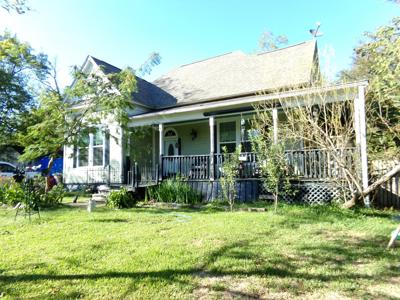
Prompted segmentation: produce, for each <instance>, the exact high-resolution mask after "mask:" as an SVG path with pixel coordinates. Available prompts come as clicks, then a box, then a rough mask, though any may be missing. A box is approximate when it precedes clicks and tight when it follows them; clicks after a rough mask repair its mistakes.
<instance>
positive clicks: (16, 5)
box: [0, 0, 31, 15]
mask: <svg viewBox="0 0 400 300" xmlns="http://www.w3.org/2000/svg"><path fill="white" fill-rule="evenodd" d="M27 2H28V1H27V0H0V7H1V8H3V9H5V10H6V11H7V12H9V13H11V12H12V11H15V12H16V13H17V14H20V15H22V14H24V13H26V12H27V11H30V10H31V8H30V7H29V6H28V3H27Z"/></svg>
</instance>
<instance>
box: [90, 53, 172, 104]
mask: <svg viewBox="0 0 400 300" xmlns="http://www.w3.org/2000/svg"><path fill="white" fill-rule="evenodd" d="M89 57H90V58H91V59H92V61H93V62H94V63H95V64H96V65H97V66H98V67H99V68H100V69H101V70H102V72H103V73H104V74H106V75H107V74H111V73H118V72H120V71H121V69H120V68H118V67H116V66H113V65H111V64H109V63H107V62H105V61H103V60H100V59H98V58H95V57H93V56H89ZM135 78H136V87H137V91H136V92H134V93H133V94H132V100H133V101H134V102H136V103H138V104H141V105H143V106H146V107H149V108H153V109H155V108H159V107H164V106H172V105H174V104H175V103H176V99H175V98H174V97H172V96H171V95H170V94H168V93H167V92H165V91H164V90H162V89H161V88H159V87H157V86H155V85H153V84H151V83H150V82H148V81H146V80H144V79H142V78H140V77H138V76H135Z"/></svg>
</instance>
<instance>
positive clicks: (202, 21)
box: [0, 0, 400, 85]
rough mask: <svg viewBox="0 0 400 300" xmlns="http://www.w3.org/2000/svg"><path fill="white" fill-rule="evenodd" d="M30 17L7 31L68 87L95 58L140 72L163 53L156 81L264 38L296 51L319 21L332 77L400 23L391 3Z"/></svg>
mask: <svg viewBox="0 0 400 300" xmlns="http://www.w3.org/2000/svg"><path fill="white" fill-rule="evenodd" d="M29 3H30V6H31V7H32V8H33V11H31V12H29V13H27V14H25V15H16V14H8V13H7V12H5V11H4V10H0V29H5V28H7V29H8V30H10V31H11V32H13V33H16V34H17V35H18V37H19V38H20V39H21V40H23V41H27V42H29V43H30V44H31V45H32V46H33V47H34V48H35V49H37V50H40V51H43V52H45V53H47V54H49V55H50V57H52V58H55V57H56V58H57V64H58V69H59V76H60V81H61V83H62V84H63V85H66V84H68V83H69V81H70V78H69V71H70V66H72V65H80V64H81V63H82V62H83V60H84V59H85V57H86V55H88V54H90V55H93V56H95V57H97V58H100V59H103V60H105V61H107V62H109V63H111V64H114V65H116V66H118V67H124V66H128V65H129V66H132V67H134V68H137V67H138V66H140V64H141V63H142V62H143V61H145V60H146V58H147V57H148V55H149V54H150V53H151V52H153V51H157V52H159V53H160V54H161V57H162V63H161V65H160V66H158V67H156V68H155V69H154V71H153V73H152V74H151V75H150V76H147V77H145V78H146V79H148V80H152V79H154V78H156V77H158V76H160V75H161V74H163V73H165V72H167V71H169V70H171V69H173V68H175V67H178V66H180V65H182V64H186V63H190V62H193V61H197V60H201V59H205V58H208V57H212V56H215V55H219V54H222V53H226V52H230V51H234V50H242V51H244V52H247V53H252V52H254V51H255V50H256V49H257V46H258V40H259V38H260V36H261V34H262V32H263V31H272V32H273V33H274V34H276V35H279V34H284V35H286V36H287V38H288V40H289V44H295V43H299V42H302V41H304V40H309V39H311V35H310V34H309V32H308V30H309V29H310V28H312V27H314V26H315V22H316V21H320V22H321V23H322V27H321V31H322V32H324V35H323V36H322V37H320V38H318V46H319V50H320V56H321V60H322V61H323V64H324V67H323V68H324V69H325V71H326V72H327V73H328V75H329V76H333V74H334V73H336V72H337V71H339V70H341V69H343V68H346V67H347V66H349V64H350V62H351V59H350V57H351V55H352V50H353V48H354V47H355V46H356V45H357V44H358V42H359V41H360V40H361V39H362V34H363V32H365V31H373V30H375V29H376V28H377V27H379V26H381V25H384V24H387V23H389V22H390V20H391V19H392V18H393V17H395V16H399V15H400V5H396V4H393V3H390V2H387V1H385V0H347V1H346V0H335V1H333V0H331V1H328V0H315V1H314V0H303V1H299V0H297V1H296V0H286V1H272V0H271V1H267V0H264V1H251V0H247V1H236V0H231V1H222V0H214V1H212V0H207V1H191V0H185V1H184V0H181V1H179V0H168V1H161V0H160V1H154V0H153V1H151V0H143V1H142V0H140V1H139V0H136V1H135V0H132V1H129V0H118V1H117V0H114V1H112V0H108V1H105V0H68V1H67V0H58V1H54V0H53V1H51V0H40V1H39V0H36V1H35V0H30V2H29Z"/></svg>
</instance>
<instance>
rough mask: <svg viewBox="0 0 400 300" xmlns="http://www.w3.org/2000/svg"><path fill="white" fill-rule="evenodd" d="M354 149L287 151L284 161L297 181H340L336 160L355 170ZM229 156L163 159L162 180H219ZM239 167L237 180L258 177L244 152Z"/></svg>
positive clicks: (250, 156)
mask: <svg viewBox="0 0 400 300" xmlns="http://www.w3.org/2000/svg"><path fill="white" fill-rule="evenodd" d="M355 153H356V148H345V149H337V150H335V151H329V150H322V149H303V150H287V151H285V157H286V159H287V161H288V164H289V167H290V173H291V174H293V176H294V177H296V178H299V179H325V178H332V177H343V174H342V170H343V166H339V165H338V163H337V159H335V157H340V161H341V162H344V163H345V165H346V166H347V167H348V166H353V168H354V170H353V172H356V170H355V167H354V166H355V159H356V158H355ZM231 156H232V154H214V163H213V164H211V163H210V161H211V160H210V155H174V156H163V157H162V178H170V177H177V176H181V177H184V178H187V179H192V180H202V179H209V178H210V175H211V174H214V178H215V179H218V178H220V177H221V175H222V165H223V163H224V161H226V160H227V159H230V158H231ZM239 159H240V163H239V165H238V169H239V178H243V179H249V178H258V177H259V176H260V168H259V164H260V163H262V162H259V160H258V157H257V155H256V154H255V153H252V152H247V153H242V154H241V155H240V158H239Z"/></svg>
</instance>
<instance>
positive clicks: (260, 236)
mask: <svg viewBox="0 0 400 300" xmlns="http://www.w3.org/2000/svg"><path fill="white" fill-rule="evenodd" d="M394 215H395V213H393V212H388V211H376V210H369V211H367V210H356V211H353V210H341V209H338V208H334V207H301V206H282V207H280V208H279V212H278V213H277V214H274V213H273V212H272V207H268V209H267V212H245V211H237V212H233V213H230V212H225V211H221V210H219V209H217V208H215V207H214V206H210V207H206V208H204V209H200V210H194V209H193V210H190V209H168V208H133V209H128V210H110V209H108V208H106V207H99V208H97V209H96V211H95V212H93V213H91V214H89V213H87V212H86V210H84V209H82V208H76V207H75V208H71V207H66V206H64V207H62V208H59V209H53V210H47V211H43V212H42V219H41V220H38V219H37V217H36V216H35V217H34V220H33V221H32V222H31V223H29V222H28V221H27V220H25V219H24V218H19V219H17V221H16V222H14V220H13V216H14V211H12V210H7V209H4V208H3V209H0V245H1V247H0V295H2V296H3V297H4V298H6V299H7V298H10V299H14V298H18V299H19V298H29V299H43V298H45V299H75V298H85V299H171V298H172V299H193V298H202V299H219V298H227V299H232V298H247V299H258V298H264V299H265V298H268V299H288V298H299V299H307V298H309V299H324V298H329V299H341V298H346V297H347V298H354V299H359V298H379V299H395V298H396V297H400V263H399V260H398V257H399V254H400V251H399V250H398V249H394V250H385V247H386V244H387V242H388V238H389V235H390V232H391V231H392V230H393V229H394V228H395V226H396V222H395V221H394V220H392V217H393V216H394ZM347 298H346V299H347Z"/></svg>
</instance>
